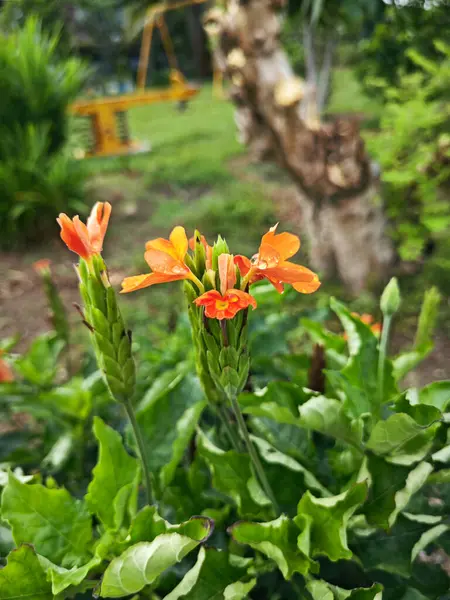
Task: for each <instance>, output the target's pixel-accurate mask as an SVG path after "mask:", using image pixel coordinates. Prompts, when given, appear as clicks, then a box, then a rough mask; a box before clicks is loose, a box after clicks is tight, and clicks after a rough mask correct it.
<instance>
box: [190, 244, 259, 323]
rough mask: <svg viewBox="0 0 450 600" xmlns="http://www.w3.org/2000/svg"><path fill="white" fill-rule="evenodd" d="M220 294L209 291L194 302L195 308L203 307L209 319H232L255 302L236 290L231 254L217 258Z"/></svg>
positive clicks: (244, 293) (234, 268)
mask: <svg viewBox="0 0 450 600" xmlns="http://www.w3.org/2000/svg"><path fill="white" fill-rule="evenodd" d="M218 265H219V279H220V292H219V291H217V290H211V291H209V292H206V293H205V294H203V295H201V296H200V297H199V298H197V299H196V300H194V302H195V304H196V305H197V306H204V307H205V315H206V316H207V317H208V318H209V319H219V321H221V320H222V319H232V318H233V317H234V316H235V315H236V313H237V312H239V311H240V310H243V309H244V308H248V307H249V306H252V307H253V308H256V300H255V299H254V298H253V296H250V294H247V293H246V292H243V291H241V290H236V289H234V288H233V286H234V285H235V284H236V267H235V264H234V260H233V256H232V255H231V254H221V255H220V256H219V258H218Z"/></svg>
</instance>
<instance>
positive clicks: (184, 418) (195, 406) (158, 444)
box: [137, 367, 206, 487]
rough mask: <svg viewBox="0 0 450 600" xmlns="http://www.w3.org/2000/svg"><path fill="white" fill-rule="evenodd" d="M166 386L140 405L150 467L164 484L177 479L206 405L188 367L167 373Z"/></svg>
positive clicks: (139, 411)
mask: <svg viewBox="0 0 450 600" xmlns="http://www.w3.org/2000/svg"><path fill="white" fill-rule="evenodd" d="M164 382H165V384H166V389H162V387H161V386H159V385H158V387H157V388H152V389H153V390H154V391H152V395H151V396H150V398H149V397H146V398H144V400H143V403H142V404H141V406H139V407H138V411H137V421H138V424H139V425H140V427H141V431H142V434H143V439H144V446H145V449H146V454H147V460H148V463H149V467H150V470H151V471H152V472H153V473H154V474H155V475H158V477H159V478H160V482H161V484H162V486H164V487H165V486H167V485H169V483H170V482H171V480H172V479H173V476H174V473H175V470H176V467H177V466H178V464H179V462H180V460H181V459H182V457H183V454H184V452H185V450H186V448H187V446H188V444H189V441H190V439H191V438H192V436H193V434H194V432H195V427H196V426H197V423H198V421H199V419H200V415H201V413H202V411H203V409H204V407H205V406H206V401H205V398H204V394H203V391H202V389H201V387H200V383H199V381H198V379H197V378H196V377H194V376H193V375H191V374H190V373H189V372H187V367H186V368H185V369H183V371H182V372H181V373H180V371H179V369H178V370H174V371H171V379H170V377H169V375H166V374H165V376H164Z"/></svg>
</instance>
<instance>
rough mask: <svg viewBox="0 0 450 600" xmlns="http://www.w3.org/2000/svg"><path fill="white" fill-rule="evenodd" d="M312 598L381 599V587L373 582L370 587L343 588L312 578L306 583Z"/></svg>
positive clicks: (339, 599) (317, 599)
mask: <svg viewBox="0 0 450 600" xmlns="http://www.w3.org/2000/svg"><path fill="white" fill-rule="evenodd" d="M306 589H307V590H308V591H309V593H310V594H311V596H312V600H347V599H348V600H382V587H381V585H380V584H374V585H373V586H372V587H371V588H356V589H353V590H344V589H343V588H340V587H336V586H335V585H331V583H327V582H326V581H322V580H317V579H315V580H312V581H309V582H308V584H307V585H306Z"/></svg>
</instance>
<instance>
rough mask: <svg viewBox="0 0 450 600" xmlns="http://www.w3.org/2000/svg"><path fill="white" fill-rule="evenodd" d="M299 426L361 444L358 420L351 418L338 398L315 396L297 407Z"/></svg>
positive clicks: (360, 430) (349, 442)
mask: <svg viewBox="0 0 450 600" xmlns="http://www.w3.org/2000/svg"><path fill="white" fill-rule="evenodd" d="M299 411H300V426H301V427H305V428H306V429H311V430H313V431H319V432H320V433H323V434H325V435H329V436H330V437H334V438H336V439H338V440H342V441H344V442H347V443H348V444H352V445H354V446H357V447H358V448H359V447H360V445H361V439H362V429H361V425H360V423H359V422H358V420H356V419H355V420H353V421H352V420H351V419H350V418H349V417H347V415H346V414H345V412H344V407H343V405H342V404H341V403H340V402H339V401H338V400H333V399H331V398H326V397H325V396H316V397H314V398H311V399H310V400H308V401H307V402H305V403H304V404H302V406H300V408H299Z"/></svg>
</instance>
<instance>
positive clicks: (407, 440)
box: [367, 413, 439, 465]
mask: <svg viewBox="0 0 450 600" xmlns="http://www.w3.org/2000/svg"><path fill="white" fill-rule="evenodd" d="M437 427H439V423H431V424H430V425H424V426H422V425H419V423H417V422H416V421H415V420H414V419H413V418H412V417H410V416H409V415H407V414H405V413H397V414H395V415H392V416H390V417H389V418H388V419H387V420H386V421H378V423H376V425H375V427H374V428H373V429H372V433H371V434H370V437H369V440H368V442H367V448H368V449H369V450H372V451H373V452H375V454H379V455H381V456H385V457H386V458H387V460H389V461H390V462H393V463H395V464H401V465H411V464H413V463H415V462H419V461H420V460H423V459H424V458H425V456H426V455H427V454H428V452H429V451H430V449H431V446H432V444H433V438H434V436H435V433H436V429H437Z"/></svg>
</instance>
